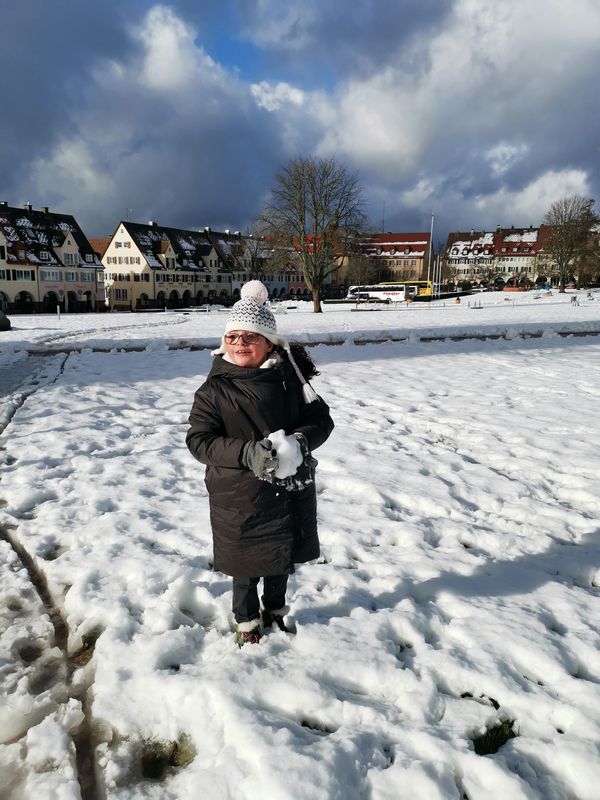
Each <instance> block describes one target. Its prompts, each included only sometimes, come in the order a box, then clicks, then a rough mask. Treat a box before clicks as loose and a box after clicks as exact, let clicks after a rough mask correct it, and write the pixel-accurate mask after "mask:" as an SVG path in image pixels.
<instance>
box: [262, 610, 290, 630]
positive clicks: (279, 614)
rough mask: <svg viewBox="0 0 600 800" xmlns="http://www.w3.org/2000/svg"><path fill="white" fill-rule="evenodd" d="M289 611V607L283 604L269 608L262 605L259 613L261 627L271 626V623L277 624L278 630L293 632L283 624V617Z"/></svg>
mask: <svg viewBox="0 0 600 800" xmlns="http://www.w3.org/2000/svg"><path fill="white" fill-rule="evenodd" d="M289 613H290V607H289V606H284V607H283V608H277V609H273V610H271V609H269V608H266V607H264V606H263V608H261V611H260V614H261V617H262V624H263V628H272V627H273V623H275V625H277V627H278V628H279V630H280V631H283V632H284V633H295V631H294V630H293V629H292V628H290V627H288V626H287V625H286V624H285V620H284V617H285V615H286V614H289Z"/></svg>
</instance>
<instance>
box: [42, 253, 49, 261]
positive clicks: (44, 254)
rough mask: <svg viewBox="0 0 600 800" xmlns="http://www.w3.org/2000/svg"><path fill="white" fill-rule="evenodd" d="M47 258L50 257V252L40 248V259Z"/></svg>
mask: <svg viewBox="0 0 600 800" xmlns="http://www.w3.org/2000/svg"><path fill="white" fill-rule="evenodd" d="M49 258H50V253H49V252H48V251H47V250H40V260H41V261H48V259H49Z"/></svg>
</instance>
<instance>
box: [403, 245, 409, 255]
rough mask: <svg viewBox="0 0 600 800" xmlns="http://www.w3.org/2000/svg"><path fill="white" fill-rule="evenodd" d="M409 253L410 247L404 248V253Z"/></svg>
mask: <svg viewBox="0 0 600 800" xmlns="http://www.w3.org/2000/svg"><path fill="white" fill-rule="evenodd" d="M409 253H410V247H405V248H404V255H408V254H409Z"/></svg>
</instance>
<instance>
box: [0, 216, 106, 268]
mask: <svg viewBox="0 0 600 800" xmlns="http://www.w3.org/2000/svg"><path fill="white" fill-rule="evenodd" d="M0 230H1V231H2V233H3V234H4V237H5V239H6V246H7V260H8V261H10V262H11V263H16V264H32V265H38V264H43V265H48V266H62V265H63V262H62V260H61V258H60V256H59V255H58V253H57V252H56V249H57V248H60V247H62V245H63V244H64V241H65V238H66V236H68V235H70V236H72V238H73V241H74V242H75V245H76V246H77V248H78V249H79V253H80V257H81V256H82V257H83V258H80V261H81V262H82V263H83V264H84V265H85V266H87V267H89V266H97V267H100V266H102V265H101V263H100V260H99V259H98V257H97V256H96V253H95V252H94V248H93V247H92V245H91V244H90V242H89V241H88V239H87V238H86V236H85V234H84V233H83V231H82V230H81V228H80V227H79V225H78V224H77V222H76V220H75V218H74V217H73V216H71V215H70V214H55V213H53V212H50V211H49V210H46V209H42V210H40V211H37V210H34V209H33V208H30V207H26V208H24V209H23V208H16V207H13V206H9V205H5V206H2V207H1V213H0ZM42 256H43V257H42ZM86 256H87V259H86ZM88 259H89V260H88Z"/></svg>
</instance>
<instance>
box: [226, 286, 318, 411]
mask: <svg viewBox="0 0 600 800" xmlns="http://www.w3.org/2000/svg"><path fill="white" fill-rule="evenodd" d="M240 295H241V299H240V300H238V301H237V303H235V305H234V306H233V308H232V309H231V313H230V314H229V316H228V317H227V322H226V323H225V333H229V332H230V331H252V332H253V333H260V335H261V336H264V337H265V339H268V340H269V341H270V342H273V344H274V345H279V346H280V347H283V349H284V350H285V351H286V353H287V357H288V360H289V362H290V364H291V365H292V367H293V368H294V370H295V372H296V375H297V376H298V378H299V380H300V383H301V384H302V394H303V395H304V399H305V401H306V402H307V403H312V402H313V400H316V399H317V395H316V392H315V391H314V389H313V388H312V386H310V384H308V383H307V382H306V379H305V378H304V376H303V375H302V373H301V372H300V370H299V369H298V365H297V364H296V362H295V361H294V357H293V356H292V352H291V350H290V345H289V342H288V341H287V339H286V338H285V337H283V336H280V335H279V334H278V333H277V323H276V321H275V316H274V314H273V312H272V311H271V309H270V308H269V307H268V305H267V302H268V300H269V292H268V291H267V287H266V286H265V285H264V283H261V281H248V283H245V284H244V285H243V286H242V290H241V292H240ZM226 352H227V349H226V347H225V338H223V339H221V346H220V347H219V348H218V349H217V350H213V355H215V356H216V355H222V354H223V353H226Z"/></svg>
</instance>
